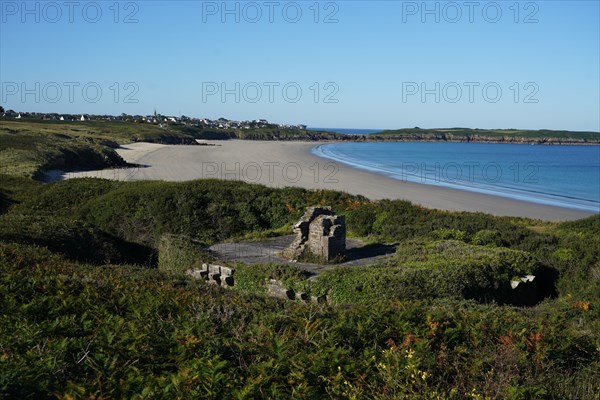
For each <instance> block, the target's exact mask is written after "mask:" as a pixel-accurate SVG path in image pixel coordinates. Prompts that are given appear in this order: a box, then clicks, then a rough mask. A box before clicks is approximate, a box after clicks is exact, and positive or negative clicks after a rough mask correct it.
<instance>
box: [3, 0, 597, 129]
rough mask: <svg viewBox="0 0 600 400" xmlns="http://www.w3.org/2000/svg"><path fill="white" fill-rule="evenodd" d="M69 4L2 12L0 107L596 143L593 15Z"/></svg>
mask: <svg viewBox="0 0 600 400" xmlns="http://www.w3.org/2000/svg"><path fill="white" fill-rule="evenodd" d="M23 4H25V5H23ZM68 4H72V5H68ZM68 4H67V2H62V1H57V2H46V1H45V2H35V1H33V2H26V3H22V2H21V1H16V2H13V1H5V0H2V1H0V24H1V25H0V82H1V86H0V91H1V93H0V104H2V106H3V107H5V108H7V109H9V108H10V109H14V110H22V111H41V112H62V113H93V114H105V113H106V114H120V113H122V112H124V113H128V114H150V113H152V112H153V111H154V109H156V110H157V111H158V112H159V113H162V114H165V115H180V114H183V115H188V116H197V117H208V118H219V117H225V118H229V119H256V118H266V119H268V120H270V121H274V122H280V123H304V124H307V125H309V126H313V127H339V128H400V127H413V126H420V127H451V126H463V127H472V128H528V129H571V130H595V131H598V130H600V115H599V114H600V111H599V110H600V100H599V97H600V72H599V71H600V43H599V41H600V31H599V24H600V8H599V2H598V1H569V2H561V1H538V2H525V1H523V2H513V1H508V2H502V1H499V2H478V1H474V2H470V3H468V2H463V1H458V2H446V1H440V2H437V1H429V2H426V3H425V2H421V1H419V2H402V1H369V2H366V1H337V2H335V1H321V2H316V1H297V2H288V1H257V2H248V1H244V2H235V1H230V2H222V1H217V2H202V1H170V2H163V1H137V2H135V1H129V2H128V1H124V2H115V1H97V2H87V1H83V2H78V1H76V2H73V3H68ZM467 4H469V5H467ZM317 10H318V12H317Z"/></svg>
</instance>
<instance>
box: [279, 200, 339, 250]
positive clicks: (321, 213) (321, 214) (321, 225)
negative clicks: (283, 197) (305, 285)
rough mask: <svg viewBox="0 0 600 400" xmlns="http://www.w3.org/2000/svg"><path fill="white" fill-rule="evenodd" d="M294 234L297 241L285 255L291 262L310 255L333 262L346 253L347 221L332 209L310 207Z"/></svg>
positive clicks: (295, 226) (295, 228)
mask: <svg viewBox="0 0 600 400" xmlns="http://www.w3.org/2000/svg"><path fill="white" fill-rule="evenodd" d="M294 232H295V233H296V239H295V240H294V242H293V243H292V244H291V245H290V246H289V247H288V248H287V249H286V250H285V251H284V253H283V255H284V257H286V258H289V259H291V260H297V259H298V258H300V257H301V256H302V255H308V254H310V255H313V256H316V257H318V258H321V259H323V260H324V261H331V260H333V259H335V258H336V257H338V256H341V255H343V254H344V252H345V251H346V221H345V219H344V217H342V216H339V215H335V213H334V212H333V211H332V210H331V207H309V208H308V209H307V210H306V212H305V213H304V215H303V216H302V218H301V219H300V221H298V223H296V225H294ZM307 253H308V254H307Z"/></svg>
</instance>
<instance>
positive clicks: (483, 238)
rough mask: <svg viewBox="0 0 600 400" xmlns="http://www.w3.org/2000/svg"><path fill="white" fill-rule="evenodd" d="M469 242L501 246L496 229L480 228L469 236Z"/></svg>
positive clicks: (478, 244) (479, 244)
mask: <svg viewBox="0 0 600 400" xmlns="http://www.w3.org/2000/svg"><path fill="white" fill-rule="evenodd" d="M471 243H473V244H475V245H477V246H493V247H495V246H501V245H502V240H501V239H500V234H499V233H498V231H493V230H490V229H482V230H480V231H477V232H476V233H475V234H474V235H473V237H472V238H471Z"/></svg>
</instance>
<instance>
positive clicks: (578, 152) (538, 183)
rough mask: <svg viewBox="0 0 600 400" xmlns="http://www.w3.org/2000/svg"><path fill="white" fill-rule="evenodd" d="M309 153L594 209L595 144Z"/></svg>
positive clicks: (598, 161)
mask: <svg viewBox="0 0 600 400" xmlns="http://www.w3.org/2000/svg"><path fill="white" fill-rule="evenodd" d="M313 153H314V154H316V155H318V156H321V157H325V158H328V159H331V160H334V161H337V162H340V163H344V164H348V165H351V166H354V167H357V168H361V169H365V170H368V171H372V172H375V173H379V174H383V175H386V176H389V177H392V178H394V179H399V180H403V181H409V182H415V183H422V184H428V185H437V186H446V187H451V188H455V189H462V190H468V191H473V192H479V193H487V194H492V195H497V196H503V197H509V198H513V199H518V200H525V201H530V202H534V203H539V204H548V205H555V206H561V207H568V208H575V209H580V210H587V211H593V212H600V146H538V145H535V146H534V145H513V144H485V143H395V142H385V143H382V142H376V143H335V144H326V145H321V146H317V147H315V148H314V149H313Z"/></svg>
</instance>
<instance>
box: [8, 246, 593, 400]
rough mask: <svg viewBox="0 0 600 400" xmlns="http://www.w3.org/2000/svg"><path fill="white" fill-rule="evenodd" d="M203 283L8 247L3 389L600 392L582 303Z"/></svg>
mask: <svg viewBox="0 0 600 400" xmlns="http://www.w3.org/2000/svg"><path fill="white" fill-rule="evenodd" d="M198 285H199V284H198V283H196V282H193V281H187V282H186V283H185V284H182V283H181V281H180V280H179V279H173V276H172V275H169V274H166V273H164V272H161V271H158V270H148V269H140V268H136V267H127V266H121V267H119V268H115V267H92V266H86V265H78V264H73V263H69V262H66V261H64V260H62V259H61V258H60V257H57V256H55V255H53V254H51V253H49V252H48V251H46V250H43V249H40V248H37V247H30V246H17V245H6V244H0V339H1V340H0V365H1V368H0V398H57V397H58V398H62V397H67V398H219V399H221V398H265V397H270V398H295V397H301V398H314V399H317V398H328V397H334V398H360V399H372V398H398V399H402V398H406V399H419V398H421V399H426V398H448V399H453V398H454V399H461V398H490V399H524V398H532V399H569V398H570V399H594V398H596V397H597V396H598V394H599V393H598V385H597V382H598V379H599V378H600V373H599V371H600V366H599V360H598V349H597V346H598V340H599V339H598V332H600V326H599V322H598V321H600V318H599V317H600V315H599V314H598V313H599V311H598V310H597V309H596V308H594V307H588V306H585V305H584V304H580V305H577V306H573V305H572V301H571V302H563V301H558V302H554V303H552V304H550V303H548V304H544V305H542V306H539V308H536V309H514V308H509V307H498V306H493V305H489V306H482V305H477V304H473V303H470V302H465V301H451V300H447V299H446V300H444V301H441V302H436V301H431V300H430V301H427V302H420V301H404V302H385V301H382V302H379V303H376V304H370V305H369V306H345V307H339V306H331V305H306V304H302V303H296V302H285V301H276V300H273V299H269V298H267V297H264V296H256V295H245V294H243V293H240V292H237V291H232V290H228V291H225V290H223V289H220V288H217V287H213V286H210V285H206V286H202V287H200V286H198ZM573 300H574V299H573ZM577 304H579V303H577Z"/></svg>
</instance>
